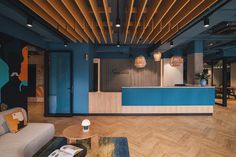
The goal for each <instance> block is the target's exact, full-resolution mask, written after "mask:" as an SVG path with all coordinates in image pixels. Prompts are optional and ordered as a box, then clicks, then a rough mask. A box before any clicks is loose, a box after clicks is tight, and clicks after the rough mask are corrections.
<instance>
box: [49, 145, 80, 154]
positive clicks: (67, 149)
mask: <svg viewBox="0 0 236 157" xmlns="http://www.w3.org/2000/svg"><path fill="white" fill-rule="evenodd" d="M82 150H83V149H81V148H79V147H76V146H73V145H64V146H62V147H61V148H60V149H56V150H54V151H53V152H52V153H51V154H50V155H49V156H48V157H73V156H75V155H77V154H79V152H81V151H82Z"/></svg>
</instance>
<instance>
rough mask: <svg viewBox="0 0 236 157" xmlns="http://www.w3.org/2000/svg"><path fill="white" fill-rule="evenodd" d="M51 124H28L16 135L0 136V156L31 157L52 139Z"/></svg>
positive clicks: (52, 130) (52, 127)
mask: <svg viewBox="0 0 236 157" xmlns="http://www.w3.org/2000/svg"><path fill="white" fill-rule="evenodd" d="M54 133H55V129H54V125H53V124H48V123H28V125H27V126H26V127H24V128H23V129H22V130H20V131H19V132H17V133H6V134H4V135H2V136H0V156H4V157H31V156H33V155H34V154H35V153H36V152H37V151H38V150H39V149H40V148H41V147H43V146H44V145H45V144H46V143H47V142H48V141H50V140H51V139H52V138H53V137H54Z"/></svg>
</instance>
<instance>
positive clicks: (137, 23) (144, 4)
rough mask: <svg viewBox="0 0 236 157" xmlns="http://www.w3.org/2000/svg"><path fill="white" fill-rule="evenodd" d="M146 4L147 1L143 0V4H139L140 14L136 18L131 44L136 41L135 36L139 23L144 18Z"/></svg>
mask: <svg viewBox="0 0 236 157" xmlns="http://www.w3.org/2000/svg"><path fill="white" fill-rule="evenodd" d="M146 4H147V0H141V2H139V4H138V13H137V14H136V16H135V21H134V27H133V29H132V32H131V39H130V42H131V43H132V42H133V40H134V36H135V34H136V31H137V28H138V25H139V22H140V20H141V18H142V15H143V11H144V9H145V7H146Z"/></svg>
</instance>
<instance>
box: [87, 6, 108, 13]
mask: <svg viewBox="0 0 236 157" xmlns="http://www.w3.org/2000/svg"><path fill="white" fill-rule="evenodd" d="M89 13H90V14H93V10H92V9H90V8H89ZM98 13H99V14H106V11H105V10H104V8H103V7H98ZM107 13H108V14H111V7H108V8H107Z"/></svg>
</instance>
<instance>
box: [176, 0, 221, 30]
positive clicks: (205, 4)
mask: <svg viewBox="0 0 236 157" xmlns="http://www.w3.org/2000/svg"><path fill="white" fill-rule="evenodd" d="M217 1H218V0H207V1H204V2H203V3H202V4H201V5H200V6H199V7H198V8H197V9H195V10H194V11H192V12H191V14H189V15H188V16H186V17H185V18H184V19H182V20H181V21H180V22H179V24H178V27H179V29H181V28H183V27H184V26H186V25H187V24H188V23H189V22H191V21H192V20H194V19H195V18H197V17H198V16H199V15H201V14H202V13H203V12H204V11H206V10H207V9H208V8H209V7H211V6H212V5H213V4H215V3H216V2H217Z"/></svg>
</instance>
